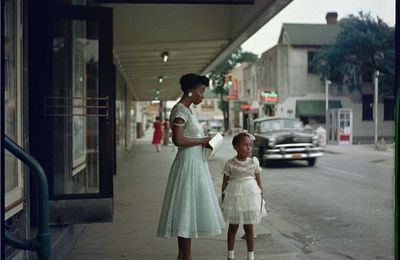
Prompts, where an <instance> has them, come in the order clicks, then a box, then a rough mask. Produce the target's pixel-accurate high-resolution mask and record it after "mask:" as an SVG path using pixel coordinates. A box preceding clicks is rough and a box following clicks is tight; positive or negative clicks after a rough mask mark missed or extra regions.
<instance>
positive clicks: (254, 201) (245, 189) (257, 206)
mask: <svg viewBox="0 0 400 260" xmlns="http://www.w3.org/2000/svg"><path fill="white" fill-rule="evenodd" d="M261 170H262V169H261V167H260V163H259V161H258V159H257V158H256V157H253V158H247V160H246V161H239V160H238V159H237V158H236V157H234V158H232V159H230V160H228V161H227V162H226V163H225V166H224V170H223V172H222V173H223V174H224V175H226V176H228V177H229V181H228V185H227V186H226V188H225V190H224V195H225V197H224V200H223V201H222V214H223V216H224V219H225V221H226V223H229V224H258V223H260V222H261V218H262V217H264V216H266V215H267V212H266V210H265V202H264V200H263V198H262V194H261V189H260V187H259V186H258V184H257V181H256V179H255V174H260V173H261Z"/></svg>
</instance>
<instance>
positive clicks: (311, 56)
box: [307, 51, 316, 73]
mask: <svg viewBox="0 0 400 260" xmlns="http://www.w3.org/2000/svg"><path fill="white" fill-rule="evenodd" d="M314 57H315V51H309V52H307V72H308V73H316V69H315V66H314V65H313V59H314Z"/></svg>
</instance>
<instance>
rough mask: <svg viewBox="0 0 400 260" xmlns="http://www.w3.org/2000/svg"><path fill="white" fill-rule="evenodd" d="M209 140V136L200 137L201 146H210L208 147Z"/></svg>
mask: <svg viewBox="0 0 400 260" xmlns="http://www.w3.org/2000/svg"><path fill="white" fill-rule="evenodd" d="M210 140H211V137H204V138H202V140H201V145H202V146H205V147H209V148H211V147H210V144H209V143H208V142H210Z"/></svg>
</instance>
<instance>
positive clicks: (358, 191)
mask: <svg viewBox="0 0 400 260" xmlns="http://www.w3.org/2000/svg"><path fill="white" fill-rule="evenodd" d="M230 142H231V139H230V138H229V137H228V138H226V140H225V143H224V147H223V148H222V149H221V151H220V152H219V153H218V154H217V156H216V157H215V158H214V159H213V160H212V161H210V164H209V165H210V170H211V171H212V172H213V173H212V175H213V178H215V182H217V186H216V187H217V193H218V194H219V193H220V189H218V187H219V186H218V185H219V183H220V182H221V180H219V179H222V177H221V176H220V175H219V173H218V172H220V170H221V169H222V166H223V163H222V161H224V160H226V159H228V158H230V157H232V156H234V151H233V149H232V148H231V144H230ZM349 147H350V148H351V147H356V146H349ZM350 148H349V149H350ZM357 149H358V151H362V150H360V149H364V151H362V152H356V151H357V150H355V149H354V148H352V149H350V150H348V151H346V147H343V151H344V152H335V153H330V152H327V153H325V154H324V156H323V157H322V158H319V159H318V160H317V163H316V165H315V166H314V167H309V166H307V163H306V162H305V161H297V162H282V163H273V164H272V165H268V167H263V173H262V183H263V188H264V198H265V200H266V203H267V211H268V216H267V217H266V219H264V223H263V225H270V226H272V227H273V228H274V229H276V231H278V232H279V233H280V234H281V235H282V236H283V237H285V238H286V239H288V240H290V241H291V242H292V243H293V244H294V245H295V246H296V247H298V248H299V249H300V250H301V251H302V252H303V253H304V254H305V255H306V256H307V257H309V258H310V259H363V260H364V259H393V258H394V257H393V243H394V242H393V241H394V209H393V199H394V192H393V190H394V189H393V187H394V176H393V173H394V163H393V155H392V154H390V153H387V152H385V153H383V152H380V151H376V150H373V149H372V148H370V147H367V146H364V147H362V148H361V147H360V148H357ZM367 149H369V150H370V151H367ZM327 150H328V151H329V146H328V149H327ZM256 233H257V232H256ZM262 240H263V237H260V238H258V240H256V247H257V249H256V251H257V250H259V248H262V247H264V246H265V247H268V244H267V243H263V242H262Z"/></svg>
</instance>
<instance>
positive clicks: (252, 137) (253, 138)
mask: <svg viewBox="0 0 400 260" xmlns="http://www.w3.org/2000/svg"><path fill="white" fill-rule="evenodd" d="M240 133H244V134H247V135H248V136H249V137H250V140H251V141H254V140H256V138H255V137H254V135H252V134H250V133H249V132H248V131H247V129H243V131H242V132H240Z"/></svg>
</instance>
